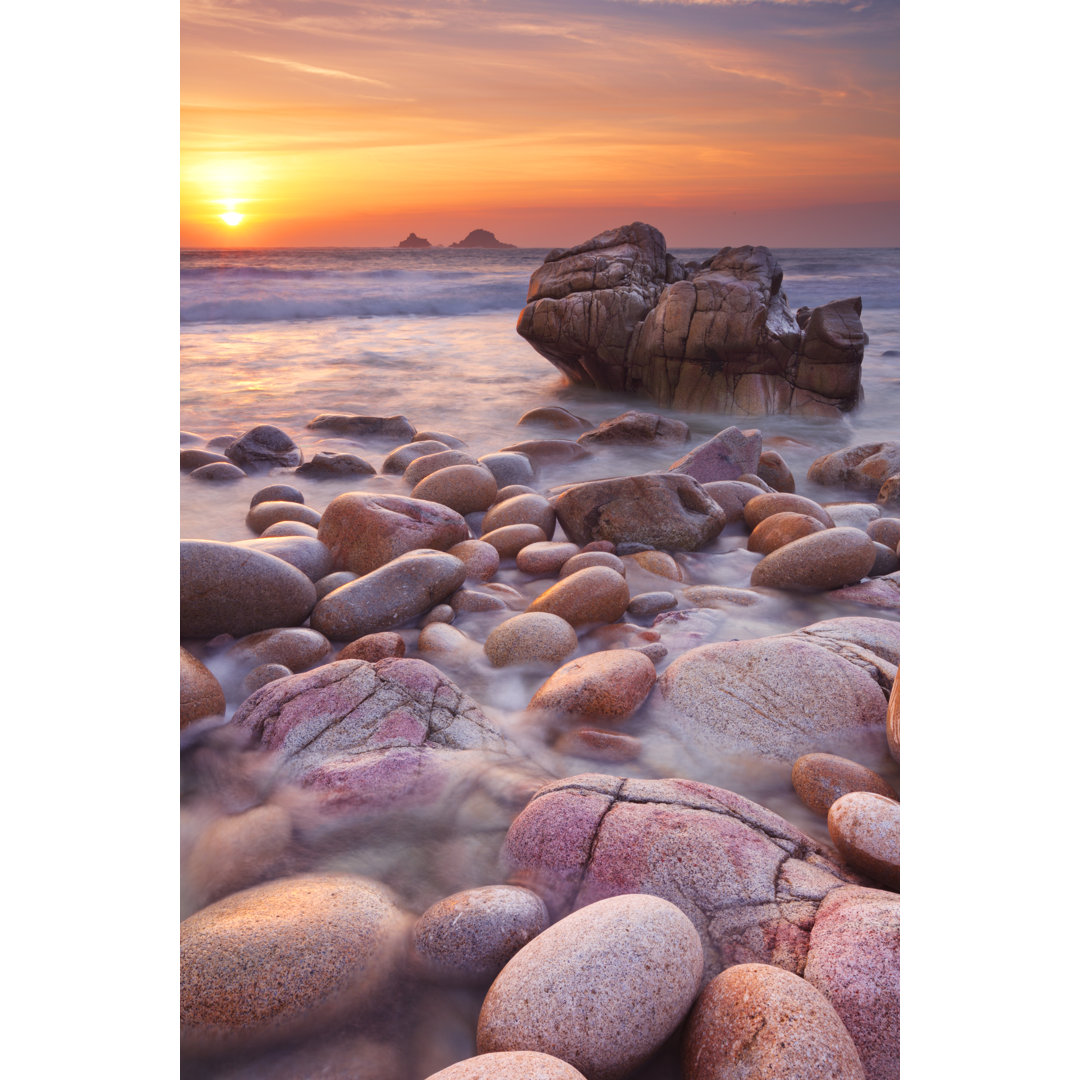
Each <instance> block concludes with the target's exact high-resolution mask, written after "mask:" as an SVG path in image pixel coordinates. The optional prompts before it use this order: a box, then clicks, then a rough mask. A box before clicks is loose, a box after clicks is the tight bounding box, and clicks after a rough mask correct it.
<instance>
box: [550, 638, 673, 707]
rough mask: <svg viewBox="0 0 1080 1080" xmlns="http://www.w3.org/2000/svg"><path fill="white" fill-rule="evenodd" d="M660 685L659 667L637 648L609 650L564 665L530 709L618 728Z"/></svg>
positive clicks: (552, 676) (555, 673) (552, 677)
mask: <svg viewBox="0 0 1080 1080" xmlns="http://www.w3.org/2000/svg"><path fill="white" fill-rule="evenodd" d="M655 682H656V668H655V667H654V666H653V663H652V661H651V660H649V658H648V657H647V656H643V655H642V654H641V653H640V652H637V651H636V650H634V649H608V650H606V651H604V652H596V653H590V654H589V655H588V656H582V657H580V658H579V659H577V660H571V661H570V662H569V663H567V664H563V666H562V667H561V668H559V669H558V671H556V672H554V674H552V675H551V676H549V677H548V679H547V681H546V682H545V683H544V684H543V686H541V687H540V689H539V690H537V691H536V693H535V694H533V696H532V700H531V701H530V702H529V709H530V710H532V711H536V712H544V713H549V714H551V715H552V716H554V717H558V718H559V719H572V720H577V721H590V722H593V723H596V722H599V723H604V724H610V725H615V724H618V723H620V722H621V721H623V720H626V719H628V718H629V717H631V716H633V715H634V713H635V712H637V710H638V709H640V708H641V706H642V705H643V704H644V703H645V699H646V698H647V697H648V696H649V691H650V690H651V689H652V687H653V683H655Z"/></svg>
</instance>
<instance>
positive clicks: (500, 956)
mask: <svg viewBox="0 0 1080 1080" xmlns="http://www.w3.org/2000/svg"><path fill="white" fill-rule="evenodd" d="M548 925H549V919H548V913H547V907H546V906H545V904H544V901H543V900H541V899H540V897H539V896H537V895H536V893H534V892H531V891H530V890H529V889H522V888H520V887H519V886H516V885H488V886H484V887H481V888H477V889H466V890H465V891H463V892H459V893H454V895H453V896H448V897H446V899H445V900H440V901H439V902H438V903H437V904H434V905H432V906H431V907H429V908H428V909H427V911H425V912H424V913H423V915H421V916H420V918H419V919H417V921H416V924H415V926H414V927H413V933H412V948H413V953H414V955H415V957H416V960H417V961H418V967H419V969H420V971H421V972H422V973H423V974H424V975H425V976H426V977H427V978H430V979H434V980H436V981H438V982H450V983H461V984H464V985H470V984H471V985H476V984H483V985H487V984H488V983H490V982H491V980H492V979H494V978H495V976H496V975H498V973H499V972H500V971H501V970H502V968H503V967H504V966H505V965H506V962H507V961H508V960H509V959H510V957H512V956H513V955H514V953H516V952H517V951H518V950H519V949H520V948H521V947H522V946H523V945H526V944H528V943H529V942H530V941H532V939H533V938H534V937H536V935H537V934H539V933H540V932H541V931H543V930H546V929H547V927H548Z"/></svg>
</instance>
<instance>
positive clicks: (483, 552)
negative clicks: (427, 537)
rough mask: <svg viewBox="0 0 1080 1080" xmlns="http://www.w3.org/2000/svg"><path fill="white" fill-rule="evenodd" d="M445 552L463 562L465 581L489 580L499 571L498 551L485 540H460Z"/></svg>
mask: <svg viewBox="0 0 1080 1080" xmlns="http://www.w3.org/2000/svg"><path fill="white" fill-rule="evenodd" d="M447 554H448V555H453V556H454V558H455V559H460V560H461V561H462V563H464V564H465V580H466V581H490V580H491V579H492V578H493V577H494V576H495V575H496V574H497V573H498V572H499V562H500V559H499V552H498V550H497V549H496V548H494V547H493V546H492V545H491V544H489V543H488V542H487V541H486V540H462V541H461V543H460V544H455V545H454V546H453V547H452V548H449V549H448V551H447Z"/></svg>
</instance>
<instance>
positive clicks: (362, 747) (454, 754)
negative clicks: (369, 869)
mask: <svg viewBox="0 0 1080 1080" xmlns="http://www.w3.org/2000/svg"><path fill="white" fill-rule="evenodd" d="M231 723H232V724H233V725H236V726H237V727H239V728H241V729H242V730H246V731H248V732H250V733H251V734H252V735H253V736H254V737H255V738H256V739H257V740H258V741H259V743H261V745H262V746H263V747H264V748H265V749H267V750H270V751H272V752H274V753H275V754H276V755H277V760H278V765H279V768H280V772H281V775H282V777H283V778H284V779H286V780H287V781H291V782H293V783H295V784H298V785H299V786H300V787H301V788H303V789H305V790H306V791H307V793H308V794H309V795H310V796H311V797H312V798H313V799H314V800H315V802H316V805H317V807H318V808H319V813H320V820H321V821H322V822H323V825H324V826H325V827H326V828H329V829H341V830H349V829H361V830H363V832H364V836H365V844H366V845H367V846H369V847H379V846H380V845H382V850H384V851H385V852H387V853H389V854H388V855H387V857H388V858H393V859H395V860H399V862H400V860H401V859H403V860H404V863H401V864H400V867H399V869H400V872H401V873H402V874H404V875H406V878H407V882H406V879H405V878H402V879H400V880H399V879H397V878H395V881H396V884H395V887H400V888H402V889H405V890H407V891H409V892H411V893H413V894H414V895H417V896H419V897H420V898H421V899H422V900H426V902H427V903H430V902H432V901H433V900H434V899H435V898H436V897H437V895H442V896H445V895H446V893H447V892H448V891H449V892H452V891H455V890H457V889H462V888H466V887H468V886H471V885H475V884H478V883H479V880H480V879H483V878H484V877H485V876H486V877H487V880H496V879H497V871H496V869H495V859H496V856H497V852H498V848H499V844H500V843H501V842H502V837H503V834H504V833H505V830H506V828H507V826H508V824H509V823H510V821H511V820H512V819H513V817H514V815H515V814H516V813H517V812H518V811H519V810H520V809H521V807H522V806H523V805H524V804H525V803H526V802H527V800H528V799H529V797H530V796H531V795H532V794H533V792H534V791H536V789H537V788H538V787H539V786H540V785H541V784H542V783H544V782H545V780H546V779H547V776H545V775H543V774H541V773H539V772H538V771H537V770H536V769H535V768H534V767H533V766H531V765H530V764H529V763H528V761H527V760H526V759H525V758H524V757H522V756H521V755H520V754H519V753H518V752H517V750H516V749H515V748H514V747H513V745H512V744H510V743H508V742H506V740H505V739H504V738H503V737H502V735H501V734H500V733H499V732H498V731H497V730H496V729H495V727H494V726H493V725H492V724H491V722H490V721H489V720H488V719H487V717H486V716H485V715H484V713H483V712H482V711H481V710H480V708H479V706H477V704H476V703H475V702H474V701H473V700H472V699H471V698H469V697H467V696H466V695H465V694H463V693H462V692H461V690H460V689H459V688H458V687H457V686H455V685H454V683H452V682H451V681H450V680H449V679H447V678H446V676H445V675H443V674H442V673H441V672H440V671H439V670H438V669H437V668H435V667H433V666H432V665H431V664H428V663H426V662H425V661H423V660H416V659H399V658H396V657H390V658H387V659H384V660H379V661H378V662H376V663H374V664H372V663H369V662H367V661H366V660H338V661H335V662H334V663H331V664H325V665H323V666H322V667H319V668H316V669H315V670H314V671H311V672H308V673H305V674H301V675H293V676H291V677H289V678H284V679H279V680H277V681H276V682H273V683H269V684H268V685H266V686H264V687H263V688H262V689H260V690H257V691H255V693H254V694H252V695H251V697H249V698H248V699H247V700H246V701H245V702H244V703H243V704H242V705H241V706H240V707H239V709H237V711H236V713H235V715H234V716H233V719H232V721H231ZM409 837H413V842H415V843H423V844H424V845H426V848H425V850H426V852H427V857H426V859H425V860H424V862H423V865H421V866H416V865H413V863H415V859H412V860H411V861H410V859H411V857H410V854H409V846H408V840H409ZM406 864H407V865H406ZM489 875H496V876H489ZM433 894H435V895H433Z"/></svg>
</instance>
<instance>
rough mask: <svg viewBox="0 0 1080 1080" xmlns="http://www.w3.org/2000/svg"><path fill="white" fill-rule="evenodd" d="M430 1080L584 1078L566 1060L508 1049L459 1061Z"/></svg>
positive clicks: (568, 1079) (567, 1079)
mask: <svg viewBox="0 0 1080 1080" xmlns="http://www.w3.org/2000/svg"><path fill="white" fill-rule="evenodd" d="M427 1080H585V1077H584V1076H582V1075H581V1073H579V1072H578V1071H577V1069H575V1068H574V1066H573V1065H567V1063H566V1062H565V1061H560V1060H559V1059H558V1058H554V1057H552V1056H551V1055H550V1054H538V1053H536V1051H535V1050H507V1051H505V1052H504V1053H499V1054H480V1055H479V1057H472V1058H468V1059H467V1060H465V1061H458V1062H456V1063H455V1064H453V1065H450V1066H448V1067H447V1068H445V1069H440V1070H439V1071H438V1072H437V1073H433V1074H432V1075H431V1076H429V1077H428V1078H427Z"/></svg>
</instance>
